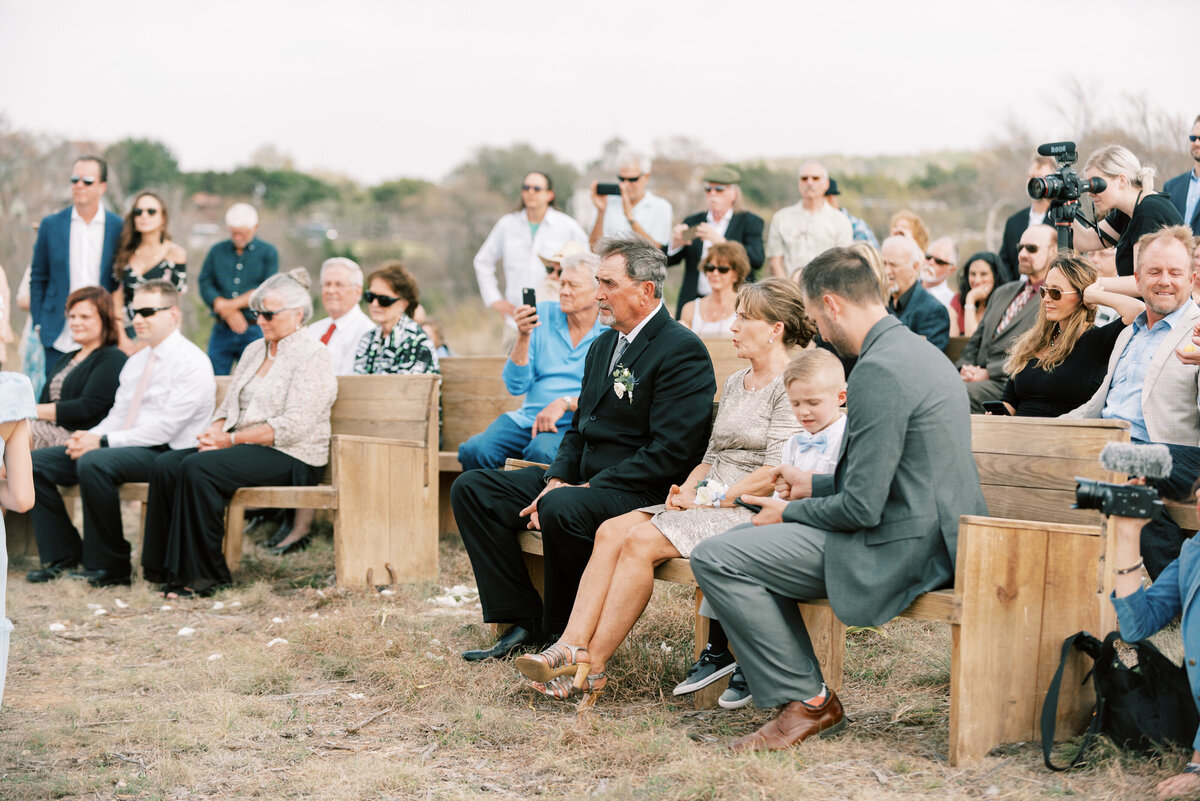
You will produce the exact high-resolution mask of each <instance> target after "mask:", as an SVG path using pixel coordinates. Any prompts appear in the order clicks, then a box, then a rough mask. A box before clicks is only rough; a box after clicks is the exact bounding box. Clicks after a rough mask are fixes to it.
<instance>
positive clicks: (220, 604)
mask: <svg viewBox="0 0 1200 801" xmlns="http://www.w3.org/2000/svg"><path fill="white" fill-rule="evenodd" d="M212 608H213V609H224V608H225V602H224V601H213V605H212Z"/></svg>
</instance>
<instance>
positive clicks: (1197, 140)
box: [1188, 134, 1200, 142]
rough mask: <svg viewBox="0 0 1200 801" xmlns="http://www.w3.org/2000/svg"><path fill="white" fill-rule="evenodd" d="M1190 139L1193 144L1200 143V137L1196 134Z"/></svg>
mask: <svg viewBox="0 0 1200 801" xmlns="http://www.w3.org/2000/svg"><path fill="white" fill-rule="evenodd" d="M1188 139H1189V140H1190V141H1192V142H1200V136H1196V135H1195V134H1192V135H1191V136H1189V137H1188Z"/></svg>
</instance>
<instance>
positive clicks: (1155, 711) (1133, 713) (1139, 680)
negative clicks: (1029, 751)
mask: <svg viewBox="0 0 1200 801" xmlns="http://www.w3.org/2000/svg"><path fill="white" fill-rule="evenodd" d="M1120 636H1121V635H1120V632H1118V631H1114V632H1111V633H1109V635H1108V636H1107V637H1105V638H1104V642H1100V640H1097V639H1096V638H1095V637H1093V636H1092V635H1091V634H1088V633H1087V632H1086V631H1081V632H1079V633H1078V634H1074V635H1072V636H1070V637H1068V638H1067V639H1066V640H1065V641H1063V647H1062V660H1061V661H1060V662H1059V665H1058V671H1057V672H1056V673H1055V674H1054V680H1053V681H1051V682H1050V687H1049V689H1048V690H1047V691H1046V702H1045V704H1044V705H1043V706H1042V755H1043V757H1044V758H1045V762H1046V767H1048V768H1050V769H1051V770H1069V769H1071V768H1073V767H1075V766H1076V765H1078V764H1079V763H1080V762H1081V761H1082V760H1083V758H1084V756H1086V755H1087V752H1088V749H1089V748H1091V746H1092V743H1093V742H1095V739H1096V735H1097V734H1100V733H1103V734H1106V735H1107V736H1108V737H1109V738H1110V739H1111V740H1112V741H1113V742H1115V743H1116V744H1117V745H1119V746H1120V747H1122V748H1127V749H1131V750H1136V751H1149V750H1152V749H1154V748H1155V747H1157V746H1161V745H1163V744H1167V743H1170V744H1174V745H1181V746H1186V747H1189V748H1190V747H1191V745H1192V741H1193V739H1194V738H1195V736H1196V729H1197V726H1200V715H1198V714H1197V712H1196V704H1195V702H1194V701H1193V699H1192V691H1191V687H1190V685H1189V684H1188V678H1187V673H1186V672H1185V671H1184V669H1183V668H1182V667H1180V666H1178V665H1176V664H1174V663H1173V662H1172V661H1171V660H1169V659H1167V658H1166V657H1165V656H1163V655H1162V653H1160V652H1159V650H1158V649H1157V648H1155V647H1154V646H1153V645H1151V644H1150V642H1149V641H1146V640H1143V641H1141V642H1134V643H1126V644H1125V646H1126V647H1127V648H1128V649H1129V650H1131V651H1132V652H1133V654H1135V655H1136V657H1137V659H1136V663H1135V664H1133V665H1132V666H1129V665H1126V664H1125V662H1124V661H1122V659H1121V656H1120V655H1119V654H1118V653H1117V648H1116V642H1117V640H1118V639H1120ZM1072 648H1078V649H1079V650H1080V651H1083V652H1084V653H1085V654H1087V655H1088V656H1090V657H1091V658H1092V660H1093V665H1092V669H1091V670H1089V671H1088V672H1087V675H1086V676H1084V677H1083V683H1085V684H1086V683H1087V681H1088V679H1089V678H1090V679H1091V680H1092V685H1093V687H1094V688H1095V691H1096V705H1095V707H1094V708H1093V710H1092V721H1091V724H1090V725H1089V726H1088V729H1087V731H1086V732H1084V735H1083V742H1082V743H1081V744H1080V746H1079V753H1077V754H1076V755H1075V757H1074V759H1072V760H1071V764H1070V765H1067V766H1066V767H1065V768H1060V767H1058V766H1057V765H1055V764H1054V763H1053V762H1051V761H1050V751H1051V750H1052V749H1053V747H1054V721H1055V718H1056V716H1057V714H1058V694H1059V688H1060V687H1061V686H1062V677H1063V668H1064V667H1065V666H1066V664H1067V658H1068V657H1069V656H1070V655H1071V649H1072ZM1123 650H1125V648H1124V647H1123Z"/></svg>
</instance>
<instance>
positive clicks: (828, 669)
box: [800, 604, 846, 692]
mask: <svg viewBox="0 0 1200 801" xmlns="http://www.w3.org/2000/svg"><path fill="white" fill-rule="evenodd" d="M800 615H801V616H802V617H803V618H804V627H805V628H806V629H808V637H809V639H810V640H812V646H813V652H814V653H816V655H817V664H818V665H820V666H821V675H822V676H824V678H825V686H827V687H829V689H831V690H833V691H834V692H838V691H839V690H841V689H842V672H843V670H844V668H845V664H846V625H845V624H844V623H842V621H840V620H838V617H837V615H835V614H834V613H833V610H832V609H830V608H829V607H827V606H811V605H809V604H800Z"/></svg>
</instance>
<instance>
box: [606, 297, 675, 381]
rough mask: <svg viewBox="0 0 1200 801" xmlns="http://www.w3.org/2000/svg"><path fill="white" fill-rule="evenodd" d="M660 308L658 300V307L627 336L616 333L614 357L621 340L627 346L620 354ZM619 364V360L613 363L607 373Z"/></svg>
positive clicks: (627, 347) (660, 303)
mask: <svg viewBox="0 0 1200 801" xmlns="http://www.w3.org/2000/svg"><path fill="white" fill-rule="evenodd" d="M662 307H663V305H662V301H661V300H660V301H659V302H658V305H657V306H655V307H654V311H652V312H650V313H649V314H647V315H646V316H645V317H643V318H642V321H641V322H640V323H638V324H637V325H635V326H634V327H633V330H632V331H630V332H629V333H628V334H622V333H620V332H618V333H617V344H616V345H613V354H614V355H616V352H617V349H618V348H620V347H621V340H625V342H626V343H628V344H626V346H625V348H624V349H623V350H622V353H623V352H624V350H628V349H629V345H632V344H633V340H634V339H635V338H636V337H637V335H638V334H640V333H642V329H643V328H645V327H646V323H648V322H650V319H651V318H652V317H654V315H656V314H658V310H659V309H661V308H662ZM619 362H620V360H619V359H618V360H617V361H616V362H613V365H612V366H610V367H609V368H608V370H609V372H612V369H613V367H614V366H616V364H617V363H619Z"/></svg>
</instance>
